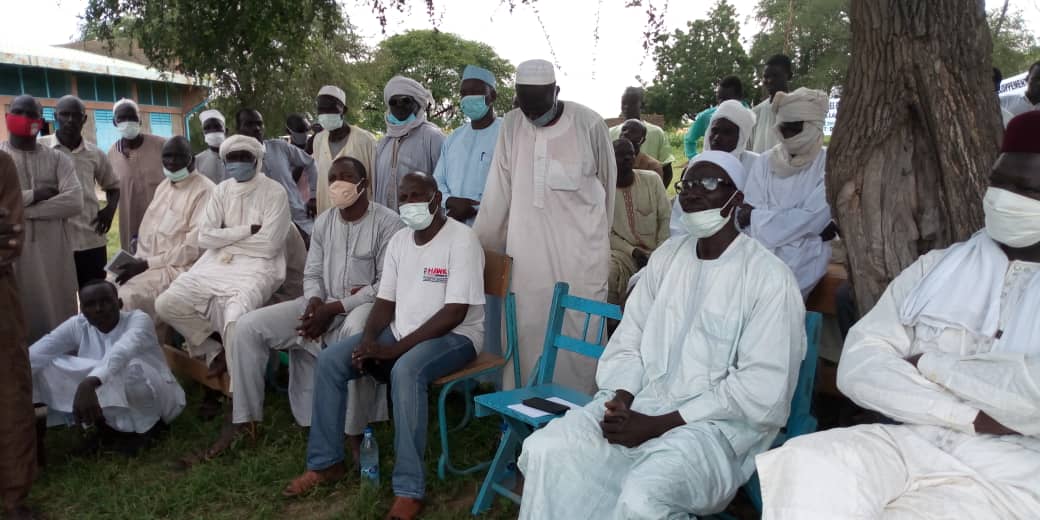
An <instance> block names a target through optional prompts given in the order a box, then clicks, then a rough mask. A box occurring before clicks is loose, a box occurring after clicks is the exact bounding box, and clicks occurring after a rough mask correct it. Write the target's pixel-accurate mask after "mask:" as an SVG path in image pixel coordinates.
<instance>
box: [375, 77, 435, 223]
mask: <svg viewBox="0 0 1040 520" xmlns="http://www.w3.org/2000/svg"><path fill="white" fill-rule="evenodd" d="M431 99H432V96H431V94H430V91H428V90H426V89H425V88H424V87H423V86H422V85H420V84H419V82H417V81H415V80H414V79H411V78H406V77H404V76H394V77H393V78H390V81H388V82H387V84H386V87H384V88H383V103H385V104H386V135H385V136H383V138H382V139H380V140H379V142H378V143H377V144H376V156H375V173H373V175H372V189H373V190H374V191H373V192H372V195H373V196H374V197H375V202H378V203H380V204H382V205H384V206H386V207H388V208H390V209H392V210H394V211H397V185H398V183H399V179H400V178H401V177H403V176H404V175H405V174H407V173H409V172H414V171H420V172H423V173H426V174H433V171H434V169H435V168H436V167H437V161H438V159H440V156H441V144H443V143H444V134H443V133H441V130H440V128H437V126H436V125H434V124H433V123H430V122H429V121H427V120H426V108H427V107H428V106H429V105H430V103H431Z"/></svg>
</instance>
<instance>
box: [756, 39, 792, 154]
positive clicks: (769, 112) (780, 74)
mask: <svg viewBox="0 0 1040 520" xmlns="http://www.w3.org/2000/svg"><path fill="white" fill-rule="evenodd" d="M793 77H794V72H792V68H791V58H788V57H787V56H784V55H783V54H776V55H773V56H772V57H770V58H769V59H768V60H766V64H765V67H763V68H762V86H763V87H765V89H766V93H767V94H768V95H769V97H767V98H766V99H764V100H762V102H761V103H759V104H757V105H755V108H753V109H752V111H753V112H754V113H755V128H754V130H752V132H751V151H752V152H755V153H763V152H765V151H766V150H769V149H770V148H772V147H773V146H775V145H776V143H777V142H778V139H777V137H776V135H774V133H773V126H774V125H775V124H776V121H775V120H774V119H773V114H774V113H775V111H774V110H773V107H772V104H773V98H774V97H775V96H776V93H777V92H787V89H788V83H790V81H791V79H792V78H793Z"/></svg>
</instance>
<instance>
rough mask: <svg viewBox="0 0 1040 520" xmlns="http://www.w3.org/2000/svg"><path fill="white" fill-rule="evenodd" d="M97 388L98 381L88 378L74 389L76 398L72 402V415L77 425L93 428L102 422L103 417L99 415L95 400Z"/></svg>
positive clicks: (94, 378)
mask: <svg viewBox="0 0 1040 520" xmlns="http://www.w3.org/2000/svg"><path fill="white" fill-rule="evenodd" d="M99 386H101V380H100V379H98V378H96V377H88V378H86V379H84V380H83V382H82V383H80V384H79V387H78V388H76V397H75V398H73V401H72V415H73V417H74V418H75V420H76V422H77V423H79V424H83V425H86V426H93V425H95V424H98V423H99V422H102V421H104V419H105V416H104V414H102V413H101V404H99V403H98V398H97V388H98V387H99Z"/></svg>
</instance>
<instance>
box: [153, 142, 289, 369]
mask: <svg viewBox="0 0 1040 520" xmlns="http://www.w3.org/2000/svg"><path fill="white" fill-rule="evenodd" d="M220 156H221V158H223V159H224V162H225V168H226V170H227V173H228V177H229V178H228V180H227V181H226V182H222V183H220V184H218V185H217V187H216V188H214V190H213V194H212V196H211V197H210V200H209V203H208V204H207V205H206V209H205V211H204V212H203V217H202V221H201V222H200V224H199V246H200V247H202V248H203V249H205V250H206V252H205V253H203V254H202V258H199V260H198V262H195V265H193V266H192V267H191V269H190V270H189V271H188V272H186V273H183V274H181V275H180V276H178V277H177V279H176V280H174V281H173V283H172V284H171V285H170V287H169V288H168V289H166V291H165V292H163V293H162V294H161V295H159V298H157V299H156V300H155V310H156V312H157V313H158V315H159V318H160V319H161V320H162V321H164V322H165V323H167V324H168V325H170V326H171V327H173V328H174V329H176V330H177V332H179V333H181V335H182V336H184V339H185V340H186V341H187V346H188V351H189V353H190V354H191V355H192V356H193V357H204V358H205V359H206V362H207V363H208V364H211V372H212V374H211V375H219V374H220V373H222V372H223V369H224V368H225V367H224V366H222V363H217V364H215V365H213V361H214V360H216V359H217V358H218V356H221V354H223V353H224V352H223V346H222V345H221V343H220V342H218V341H217V340H216V338H214V337H213V336H215V335H216V336H219V337H220V338H221V340H222V341H223V342H225V343H230V342H231V339H230V336H231V334H232V332H231V328H232V325H233V324H234V322H235V321H236V320H238V318H240V317H241V316H242V315H243V314H245V313H247V312H249V311H251V310H253V309H256V308H258V307H260V306H261V305H263V304H264V302H266V301H267V300H268V299H269V298H270V297H271V295H272V294H274V291H275V290H276V289H277V288H278V287H279V286H280V285H281V284H282V282H283V281H284V280H285V235H286V233H288V232H289V226H291V225H292V220H291V219H290V216H289V202H288V200H287V198H286V196H285V188H283V187H282V185H281V184H279V183H278V182H276V181H273V180H271V179H269V178H268V177H267V176H266V175H264V174H263V173H261V172H260V171H259V168H260V163H261V161H263V158H264V149H263V147H262V146H261V144H260V141H258V140H256V139H255V138H253V137H249V136H245V135H234V136H231V137H229V138H228V139H227V140H226V141H224V144H222V145H220Z"/></svg>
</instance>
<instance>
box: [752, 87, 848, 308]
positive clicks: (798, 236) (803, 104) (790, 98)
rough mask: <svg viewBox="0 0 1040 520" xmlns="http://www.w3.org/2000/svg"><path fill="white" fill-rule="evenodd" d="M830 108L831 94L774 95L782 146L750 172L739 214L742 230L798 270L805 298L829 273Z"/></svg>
mask: <svg viewBox="0 0 1040 520" xmlns="http://www.w3.org/2000/svg"><path fill="white" fill-rule="evenodd" d="M827 103H828V101H827V94H825V93H824V92H822V91H819V90H810V89H807V88H799V89H798V90H795V91H794V92H791V93H790V94H788V93H786V92H777V93H776V94H775V95H774V96H773V101H772V110H773V113H774V115H775V117H776V127H775V128H774V130H773V131H774V132H776V134H777V135H778V136H779V137H780V142H779V143H778V144H777V145H776V146H774V147H772V148H770V149H769V150H766V151H765V152H763V153H762V157H761V158H760V159H759V160H758V161H757V162H756V163H755V165H754V167H752V168H751V170H750V171H748V181H747V191H746V194H747V197H746V199H745V203H744V205H743V206H742V207H741V209H740V211H739V212H738V213H737V215H738V216H737V221H738V223H739V224H740V227H741V229H743V230H744V231H745V232H746V233H747V234H749V235H751V236H752V237H754V238H756V239H758V241H759V242H761V243H762V245H764V246H766V248H767V249H769V250H770V251H772V252H773V254H775V255H776V256H778V257H780V259H781V260H783V261H784V263H785V264H787V265H788V267H790V268H791V270H792V271H794V276H795V278H797V279H798V287H799V288H801V290H802V296H803V297H806V296H808V295H809V293H810V292H812V289H813V287H816V284H817V282H819V281H820V278H823V275H824V274H825V273H826V272H827V264H828V263H829V262H830V260H831V246H830V244H829V243H828V241H829V240H830V239H832V238H834V232H833V231H834V229H835V228H834V226H833V224H832V223H831V207H830V205H829V204H828V203H827V187H826V186H825V185H824V174H825V170H824V168H825V167H826V165H827V150H825V149H824V148H823V120H824V118H825V117H826V116H827V106H828V105H827Z"/></svg>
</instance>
